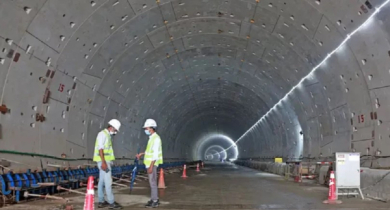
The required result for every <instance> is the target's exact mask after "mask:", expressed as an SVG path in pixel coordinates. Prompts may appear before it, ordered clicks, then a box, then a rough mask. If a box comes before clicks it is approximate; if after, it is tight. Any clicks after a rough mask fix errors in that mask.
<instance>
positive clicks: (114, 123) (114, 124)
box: [108, 119, 121, 131]
mask: <svg viewBox="0 0 390 210" xmlns="http://www.w3.org/2000/svg"><path fill="white" fill-rule="evenodd" d="M108 124H109V125H111V126H112V127H114V128H115V129H116V130H117V131H119V128H121V122H119V120H117V119H112V120H110V122H108Z"/></svg>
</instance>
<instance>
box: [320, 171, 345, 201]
mask: <svg viewBox="0 0 390 210" xmlns="http://www.w3.org/2000/svg"><path fill="white" fill-rule="evenodd" d="M323 203H326V204H340V203H342V201H340V200H337V196H336V182H335V180H334V172H333V171H331V172H330V179H329V194H328V200H324V202H323Z"/></svg>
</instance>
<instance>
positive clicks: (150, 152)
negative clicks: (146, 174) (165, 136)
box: [144, 133, 163, 167]
mask: <svg viewBox="0 0 390 210" xmlns="http://www.w3.org/2000/svg"><path fill="white" fill-rule="evenodd" d="M156 141H160V146H159V147H158V159H157V160H156V162H155V163H154V165H155V166H158V165H160V164H163V154H162V146H161V139H160V136H159V135H158V134H157V133H154V134H153V135H152V137H151V138H150V139H149V142H148V146H147V147H146V151H145V158H144V164H145V165H146V166H147V167H149V166H150V163H152V161H153V153H154V151H153V145H154V143H155V142H156Z"/></svg>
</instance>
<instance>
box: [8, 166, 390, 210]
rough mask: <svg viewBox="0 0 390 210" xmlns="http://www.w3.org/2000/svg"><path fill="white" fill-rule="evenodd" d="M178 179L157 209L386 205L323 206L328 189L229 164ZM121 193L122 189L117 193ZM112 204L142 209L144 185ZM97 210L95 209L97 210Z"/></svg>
mask: <svg viewBox="0 0 390 210" xmlns="http://www.w3.org/2000/svg"><path fill="white" fill-rule="evenodd" d="M180 175H181V174H179V173H174V174H167V175H166V176H165V183H166V185H167V186H168V188H167V189H164V190H161V191H160V200H161V206H160V207H159V209H289V210H291V209H305V210H306V209H313V210H314V209H345V210H347V209H362V210H363V209H373V210H375V209H389V208H390V207H389V204H386V203H381V202H377V201H369V200H365V201H362V200H360V199H357V198H345V197H344V198H341V200H343V204H340V205H332V206H330V205H325V204H322V201H323V200H324V199H326V197H327V188H325V187H323V186H319V185H315V184H313V183H302V184H297V183H294V182H292V181H285V180H283V178H282V177H280V176H276V175H273V174H268V173H262V172H259V171H256V170H253V169H248V168H243V167H238V166H235V165H229V164H218V163H214V164H207V167H206V168H205V169H204V170H202V172H200V173H196V172H195V171H194V170H193V169H191V170H189V171H188V175H189V178H187V179H182V178H180ZM122 189H123V188H122ZM115 198H116V200H117V201H118V202H119V203H121V204H122V205H124V206H126V207H125V208H124V209H144V207H143V205H144V203H146V201H147V200H148V199H149V189H148V183H147V182H146V181H144V182H140V183H138V184H137V189H135V190H134V191H133V193H132V194H131V195H130V194H129V190H128V189H126V190H119V189H117V190H116V193H115ZM83 199H84V198H83V197H72V198H71V200H72V201H71V202H70V204H72V205H73V206H74V209H82V207H83V205H82V203H83ZM9 209H31V210H33V209H47V210H49V209H50V210H52V209H61V206H60V205H59V203H58V201H50V202H48V201H35V202H29V203H26V204H21V205H15V206H11V207H10V208H9ZM96 209H97V208H96Z"/></svg>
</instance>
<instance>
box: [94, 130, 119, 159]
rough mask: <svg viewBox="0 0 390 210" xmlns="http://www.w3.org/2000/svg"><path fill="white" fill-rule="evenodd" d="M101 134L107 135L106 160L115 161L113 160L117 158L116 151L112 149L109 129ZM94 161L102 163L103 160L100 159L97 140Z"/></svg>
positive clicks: (105, 145) (104, 151)
mask: <svg viewBox="0 0 390 210" xmlns="http://www.w3.org/2000/svg"><path fill="white" fill-rule="evenodd" d="M101 132H103V133H104V134H105V135H106V142H105V143H104V149H103V154H104V160H106V161H113V160H115V156H114V149H112V140H111V135H110V134H109V133H108V130H107V129H104V130H102V131H101ZM93 161H95V162H100V161H102V159H101V158H100V154H99V148H98V140H97V139H96V143H95V152H94V154H93Z"/></svg>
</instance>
